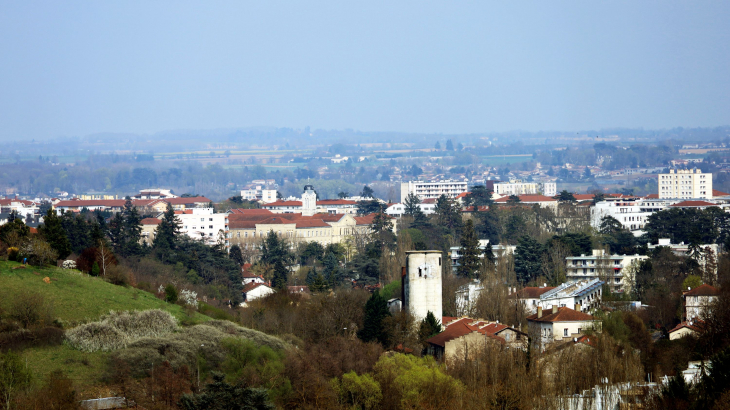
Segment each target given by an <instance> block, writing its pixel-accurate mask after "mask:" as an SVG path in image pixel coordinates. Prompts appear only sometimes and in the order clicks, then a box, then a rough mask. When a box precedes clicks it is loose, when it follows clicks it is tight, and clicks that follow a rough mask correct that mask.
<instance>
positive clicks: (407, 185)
mask: <svg viewBox="0 0 730 410" xmlns="http://www.w3.org/2000/svg"><path fill="white" fill-rule="evenodd" d="M468 189H469V188H468V182H467V181H455V180H451V179H447V180H445V181H434V182H425V181H408V182H403V183H401V185H400V200H401V202H405V201H406V197H407V196H408V194H415V195H416V196H417V197H418V198H419V199H420V200H421V201H423V200H424V199H429V198H438V197H440V196H441V195H446V196H447V197H449V198H456V197H457V196H458V195H459V194H462V193H464V192H467V191H468Z"/></svg>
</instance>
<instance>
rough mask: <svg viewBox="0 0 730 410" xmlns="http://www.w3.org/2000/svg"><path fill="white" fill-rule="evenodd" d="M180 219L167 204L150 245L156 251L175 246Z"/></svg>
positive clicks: (170, 248)
mask: <svg viewBox="0 0 730 410" xmlns="http://www.w3.org/2000/svg"><path fill="white" fill-rule="evenodd" d="M180 225H181V224H180V220H179V219H177V217H176V216H175V210H174V209H173V208H172V205H170V204H167V210H165V214H164V215H163V216H162V220H161V221H160V224H159V225H157V232H156V233H155V239H154V241H153V242H152V246H153V247H154V248H155V249H156V250H157V251H163V252H164V251H167V252H169V251H172V250H173V249H175V248H176V246H177V241H178V238H179V236H180ZM240 251H241V250H240V249H239V253H240Z"/></svg>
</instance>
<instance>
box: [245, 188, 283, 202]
mask: <svg viewBox="0 0 730 410" xmlns="http://www.w3.org/2000/svg"><path fill="white" fill-rule="evenodd" d="M241 198H243V199H245V200H247V201H260V202H263V203H265V204H268V203H271V202H275V201H276V190H275V189H266V188H265V187H262V186H261V185H257V186H255V187H252V188H249V189H244V190H242V191H241Z"/></svg>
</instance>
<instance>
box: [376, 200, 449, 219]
mask: <svg viewBox="0 0 730 410" xmlns="http://www.w3.org/2000/svg"><path fill="white" fill-rule="evenodd" d="M418 207H419V208H421V212H423V214H424V215H433V214H435V213H436V204H424V203H420V204H418ZM405 213H406V206H405V204H400V203H398V204H392V205H390V206H389V207H388V208H387V209H386V210H385V214H386V215H390V216H393V217H396V218H398V217H401V216H403V215H405Z"/></svg>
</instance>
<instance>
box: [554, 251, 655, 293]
mask: <svg viewBox="0 0 730 410" xmlns="http://www.w3.org/2000/svg"><path fill="white" fill-rule="evenodd" d="M647 258H649V257H648V256H645V255H608V254H606V253H605V252H604V251H603V250H602V249H594V250H593V255H590V256H587V255H581V256H568V257H567V258H565V261H566V270H565V276H566V278H567V279H568V281H571V282H578V281H585V280H596V279H600V280H604V281H605V282H606V284H607V285H608V287H609V289H610V290H611V292H614V293H623V292H629V291H631V287H632V285H633V283H634V280H635V273H636V268H637V265H638V263H639V261H642V260H644V259H647Z"/></svg>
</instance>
